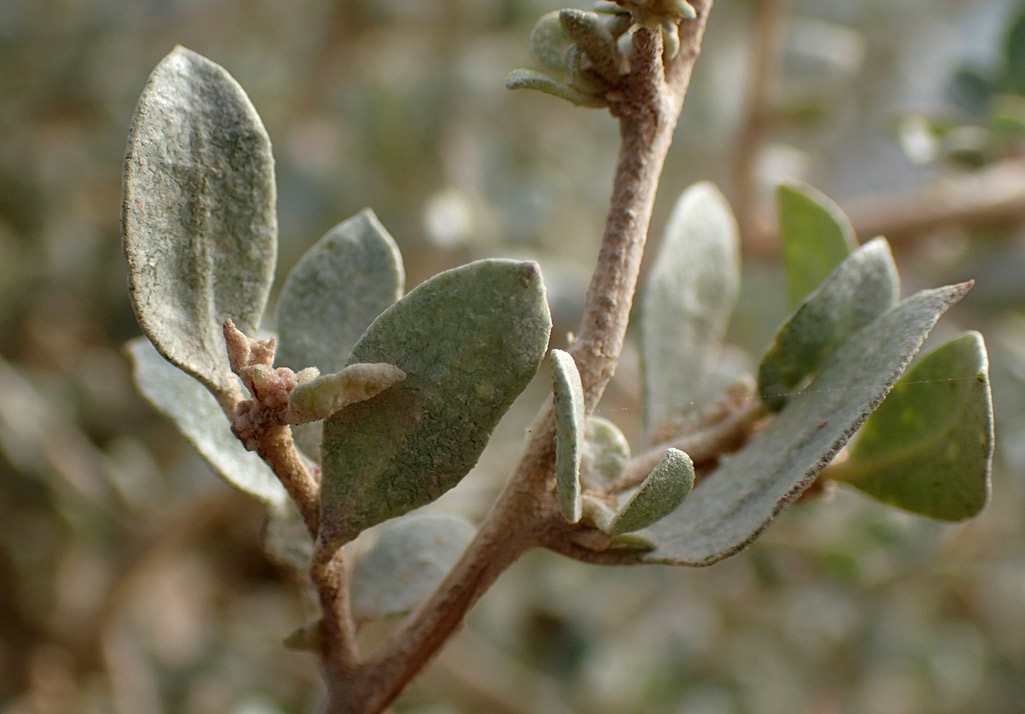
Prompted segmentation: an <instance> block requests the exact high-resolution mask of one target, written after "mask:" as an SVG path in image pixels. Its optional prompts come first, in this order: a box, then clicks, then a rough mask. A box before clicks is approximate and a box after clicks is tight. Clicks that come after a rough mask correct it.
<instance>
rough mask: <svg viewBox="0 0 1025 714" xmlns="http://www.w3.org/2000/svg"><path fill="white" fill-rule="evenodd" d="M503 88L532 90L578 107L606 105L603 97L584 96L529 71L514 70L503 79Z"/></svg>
mask: <svg viewBox="0 0 1025 714" xmlns="http://www.w3.org/2000/svg"><path fill="white" fill-rule="evenodd" d="M505 86H506V88H507V89H534V90H536V91H538V92H544V93H545V94H550V95H552V96H553V97H558V98H559V99H565V100H566V101H567V102H572V103H573V104H576V105H577V106H580V107H604V106H607V104H608V103H607V102H606V101H605V99H604V98H603V97H600V96H596V95H592V94H585V93H584V92H581V91H580V90H579V89H576V88H574V87H571V86H569V85H568V84H565V83H564V82H560V81H558V80H557V79H553V78H552V77H549V76H548V75H547V74H542V73H541V72H535V71H534V70H531V69H514V70H513V71H512V72H510V73H509V76H508V77H506V78H505Z"/></svg>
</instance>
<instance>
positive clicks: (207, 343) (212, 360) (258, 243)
mask: <svg viewBox="0 0 1025 714" xmlns="http://www.w3.org/2000/svg"><path fill="white" fill-rule="evenodd" d="M274 203H275V189H274V159H273V157H272V156H271V147H270V139H268V137H267V132H266V131H265V130H264V128H263V124H262V123H261V122H260V117H259V116H258V115H257V113H256V110H255V109H254V108H253V105H252V104H251V103H250V102H249V98H248V97H247V96H246V95H245V92H243V91H242V88H241V87H240V86H239V85H238V83H237V82H235V80H234V79H232V78H231V76H230V75H229V74H228V73H227V72H226V71H225V70H224V68H222V67H220V66H219V65H216V64H214V63H213V62H211V61H210V60H208V59H206V58H204V57H202V56H200V55H198V54H196V53H195V52H192V51H190V50H187V49H185V48H184V47H177V48H175V49H174V51H173V52H171V54H169V55H167V57H165V58H164V59H163V60H162V61H161V62H160V64H159V65H157V68H156V69H155V70H153V73H152V74H151V75H150V77H149V81H148V82H147V84H146V88H145V89H144V90H143V92H142V96H141V97H140V98H139V104H138V106H137V107H136V110H135V116H134V117H133V119H132V127H131V131H130V133H129V136H128V153H127V156H126V157H125V165H124V202H123V204H122V217H121V227H122V235H123V238H124V251H125V257H126V258H127V259H128V280H129V288H130V291H131V296H132V304H133V305H134V307H135V314H136V316H137V317H138V319H139V325H140V326H141V327H142V330H143V332H145V333H146V335H147V336H148V337H149V338H150V340H152V342H153V344H154V345H156V348H157V350H159V351H160V353H161V354H162V355H164V356H165V357H166V358H167V359H168V360H170V361H171V362H172V363H173V364H175V365H177V366H178V367H180V368H181V369H183V370H185V371H186V372H188V373H189V374H191V375H193V376H194V377H196V378H197V379H199V380H200V381H201V382H203V383H204V384H206V385H207V386H208V387H209V388H210V389H211V390H213V391H214V392H215V393H216V394H219V395H225V394H232V393H234V392H235V391H236V390H237V389H238V387H237V382H236V381H235V377H234V375H233V374H232V373H231V370H230V368H229V366H228V358H227V354H226V352H225V346H224V338H223V336H222V332H221V326H222V325H223V323H224V320H225V318H228V317H230V318H231V319H232V320H234V322H235V324H236V326H238V328H239V329H240V330H242V331H243V332H246V333H249V334H252V333H253V332H255V330H256V327H257V326H258V324H259V321H260V316H261V315H262V314H263V308H264V305H265V304H266V302H267V294H268V292H269V290H270V285H271V281H272V279H273V275H274V261H275V257H276V252H277V218H276V216H275V211H274Z"/></svg>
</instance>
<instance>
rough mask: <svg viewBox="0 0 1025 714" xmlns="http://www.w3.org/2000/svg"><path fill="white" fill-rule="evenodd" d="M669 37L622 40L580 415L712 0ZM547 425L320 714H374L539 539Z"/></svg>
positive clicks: (634, 270) (634, 264) (547, 494)
mask: <svg viewBox="0 0 1025 714" xmlns="http://www.w3.org/2000/svg"><path fill="white" fill-rule="evenodd" d="M691 4H692V5H693V6H694V7H695V9H696V10H697V12H698V16H699V17H698V19H697V20H693V21H687V22H684V23H683V25H682V26H681V29H680V40H681V43H680V50H679V53H678V54H677V56H676V57H675V58H673V59H670V60H665V61H664V60H663V52H662V39H661V34H660V32H658V31H653V30H649V29H644V28H641V29H638V30H637V31H636V32H635V33H634V35H633V50H632V55H631V58H630V67H631V69H630V72H629V74H627V75H625V76H624V77H623V81H622V82H621V84H620V86H619V87H617V89H616V90H615V91H614V92H613V93H610V96H609V97H608V99H609V101H610V105H611V111H612V114H613V115H614V116H615V117H616V118H617V119H619V122H620V138H621V141H622V145H621V148H620V152H619V158H618V163H617V166H616V175H615V180H614V184H613V191H612V199H611V205H610V208H609V213H608V216H607V221H606V226H605V232H604V235H603V237H602V243H601V249H600V252H599V254H598V261H597V267H596V269H595V273H594V277H593V278H592V282H591V285H590V288H589V290H588V295H587V304H586V308H585V313H584V317H583V321H582V323H581V326H580V329H579V331H578V332H577V336H576V340H575V342H574V344H573V346H572V347H571V348H570V353H571V354H572V355H573V358H574V359H575V360H576V363H577V367H578V368H579V370H580V376H581V381H582V383H583V388H584V394H585V400H586V404H587V408H588V411H591V410H593V409H594V407H595V405H597V403H598V401H599V399H600V398H601V395H602V393H603V392H604V390H605V387H606V386H607V385H608V383H609V380H610V379H611V378H612V375H613V374H614V372H615V369H616V364H617V362H618V360H619V355H620V352H621V351H622V348H623V340H624V338H625V336H626V328H627V323H628V320H629V315H630V306H631V305H632V303H633V295H634V289H635V287H636V285H637V274H638V271H639V269H640V264H641V257H642V255H643V253H644V244H645V239H646V237H647V232H648V224H649V222H650V220H651V211H652V206H653V205H654V202H655V192H656V190H657V188H658V182H659V177H660V175H661V173H662V167H663V165H664V163H665V158H666V154H667V153H668V151H669V146H670V144H671V143H672V137H673V131H674V129H675V127H676V121H677V118H678V117H679V113H680V109H681V108H682V106H683V97H684V94H685V93H686V90H687V85H688V83H689V80H690V74H691V69H692V67H693V64H694V61H695V60H696V59H697V56H698V52H699V49H700V45H701V37H702V35H703V33H704V28H705V19H706V18H707V16H708V12H709V10H710V9H711V6H712V0H694V1H693V2H692V3H691ZM554 442H555V419H554V416H553V411H552V404H551V401H550V400H549V401H548V402H547V403H546V404H545V406H543V407H542V409H541V411H540V413H539V414H538V416H537V417H536V419H535V420H534V424H533V425H532V427H531V429H530V436H529V438H528V440H527V443H526V445H525V448H524V452H523V456H522V457H521V459H520V462H519V464H518V465H517V468H516V471H515V472H514V474H513V476H512V477H511V478H510V480H509V482H508V485H507V486H506V489H505V491H503V493H502V495H501V496H500V497H499V499H498V501H497V502H496V503H495V505H494V507H493V508H492V510H491V512H490V513H489V514H488V516H487V517H486V518H485V520H484V522H483V523H482V524H481V527H480V529H479V530H478V532H477V535H476V537H475V538H474V540H473V542H472V543H471V544H470V546H469V547H468V548H467V550H466V552H465V553H464V554H463V557H462V558H461V560H460V561H459V563H457V564H456V566H455V567H454V568H453V569H452V571H451V572H450V573H449V574H448V575H447V576H446V577H445V579H444V580H443V581H442V582H441V583H440V584H439V586H438V587H437V589H436V590H435V592H434V593H433V594H432V595H431V596H430V597H429V598H428V599H427V600H426V601H425V602H424V603H423V604H422V605H421V606H420V608H419V609H417V610H415V611H414V612H413V613H411V614H410V615H409V616H408V617H407V618H406V620H405V621H404V622H403V624H402V625H400V626H399V627H398V628H397V629H396V631H395V632H394V633H393V634H392V636H391V637H390V638H389V639H388V641H387V642H386V643H385V644H384V645H382V646H381V647H380V648H379V649H378V651H377V652H376V653H374V655H373V656H372V657H371V658H370V659H369V660H368V661H366V662H365V663H363V664H362V665H357V666H356V668H355V669H354V670H353V669H351V668H345V667H343V668H340V669H337V670H335V671H333V672H332V671H326V672H325V678H326V681H327V685H328V700H327V702H326V703H325V706H324V708H323V709H322V712H324V714H377V713H378V712H381V711H383V710H384V709H385V708H386V707H387V706H388V705H389V704H390V703H391V702H392V701H394V700H395V698H396V697H397V696H398V695H399V694H400V693H401V692H402V690H403V689H404V688H405V687H406V686H407V685H408V684H409V682H410V681H411V680H412V679H413V677H415V676H416V675H417V674H418V673H419V672H420V671H421V670H422V669H423V668H424V667H425V666H426V665H427V663H428V662H429V661H430V660H431V659H432V658H433V657H434V656H435V654H436V653H437V652H438V650H439V649H440V648H441V646H442V645H443V644H444V643H445V642H446V641H447V640H448V638H449V637H450V636H451V635H452V634H453V633H454V632H455V630H456V629H457V628H458V627H459V626H460V625H461V624H462V622H463V619H464V617H465V615H466V613H467V611H469V609H470V608H471V607H472V606H473V604H474V603H476V602H477V600H478V599H479V598H480V597H481V595H483V594H484V592H485V591H486V590H487V589H488V587H489V586H490V585H491V584H492V583H494V581H495V580H496V579H497V578H498V576H499V575H500V574H501V573H502V572H503V571H505V570H506V569H507V568H508V567H509V566H510V565H511V564H512V563H513V562H515V561H516V560H517V559H518V558H519V557H520V556H521V555H522V554H523V553H524V552H526V551H527V550H529V549H530V548H533V547H536V546H538V545H540V544H542V543H545V542H546V541H548V540H550V534H548V533H547V532H546V531H547V529H549V528H550V526H549V524H550V523H552V516H553V514H556V513H557V506H556V504H555V498H554V486H553V477H552V470H553V463H554Z"/></svg>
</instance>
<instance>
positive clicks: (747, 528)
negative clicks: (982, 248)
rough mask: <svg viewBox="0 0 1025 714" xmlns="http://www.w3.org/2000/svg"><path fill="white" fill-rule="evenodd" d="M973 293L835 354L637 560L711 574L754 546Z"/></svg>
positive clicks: (658, 527)
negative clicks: (945, 317)
mask: <svg viewBox="0 0 1025 714" xmlns="http://www.w3.org/2000/svg"><path fill="white" fill-rule="evenodd" d="M970 287H971V284H970V283H964V284H961V285H951V286H947V287H944V288H938V289H936V290H925V291H922V292H920V293H917V294H915V295H913V296H911V297H909V298H907V299H906V300H904V301H903V302H901V303H900V304H899V305H898V306H897V307H895V308H894V309H893V310H891V311H890V312H888V313H886V314H885V315H883V316H882V317H880V318H879V319H877V320H875V321H874V322H872V323H871V324H870V325H868V326H867V327H865V328H864V329H863V330H861V331H860V332H858V333H857V334H856V335H855V336H854V337H853V338H852V339H850V340H848V341H847V342H846V343H845V344H844V345H843V346H842V347H840V348H839V349H838V350H837V351H836V352H834V353H833V354H832V355H831V356H830V357H829V358H828V359H826V361H825V362H824V363H823V365H822V369H821V371H820V372H819V374H818V376H817V377H816V378H815V381H814V382H812V384H811V385H810V386H809V387H808V388H807V389H805V390H804V391H803V392H801V393H800V394H799V395H797V396H796V397H794V399H793V400H791V402H790V403H789V404H788V405H787V407H786V409H784V410H783V411H782V412H781V413H780V414H779V415H778V416H777V417H776V418H775V419H774V420H773V421H772V422H771V423H770V424H769V425H768V426H767V427H765V428H764V429H763V430H762V431H760V432H759V433H758V435H757V436H756V437H755V438H754V440H752V441H751V442H750V443H749V444H748V445H747V446H746V447H745V448H744V449H743V450H741V451H740V452H739V453H738V454H736V455H735V456H733V457H731V458H730V459H729V460H728V461H725V462H724V463H723V465H722V466H721V467H720V468H719V469H718V470H717V471H716V472H715V473H713V474H712V475H710V476H709V477H708V478H706V479H704V480H703V481H702V482H701V483H700V484H699V485H698V486H697V488H695V489H694V492H693V493H692V494H691V495H690V497H688V498H687V500H686V501H685V502H684V503H683V505H682V506H681V507H680V508H678V509H677V510H676V511H675V512H673V514H672V515H670V516H668V517H667V518H664V519H662V520H661V521H659V522H658V523H656V524H655V525H654V526H652V527H651V528H648V529H645V530H644V531H641V532H640V533H639V535H640V536H642V537H644V538H647V539H648V540H651V541H652V542H654V543H656V544H657V548H656V549H655V550H653V551H651V552H650V553H645V554H643V555H642V556H640V557H639V558H638V559H637V560H640V561H641V562H651V563H671V564H676V565H710V564H712V563H715V562H717V561H719V560H722V559H723V558H726V557H728V556H730V555H733V554H734V553H737V552H739V551H740V550H743V549H744V548H745V547H747V546H748V545H750V544H751V543H752V542H753V541H754V540H755V539H756V538H757V537H758V536H759V535H760V534H761V533H762V532H763V531H764V530H765V529H766V528H767V527H768V525H769V524H770V523H771V522H772V520H773V519H774V518H775V517H776V515H777V514H779V513H780V512H781V511H782V510H783V509H784V508H786V507H787V506H788V505H789V504H790V503H792V502H793V501H794V500H795V499H796V498H797V497H798V496H799V495H800V494H801V493H802V492H803V491H804V490H805V489H806V488H807V487H808V486H809V485H811V483H812V481H814V480H815V477H816V476H817V475H818V473H819V472H820V471H822V469H824V468H825V467H826V465H827V464H828V463H829V462H830V461H832V459H833V457H834V456H835V455H836V453H837V452H838V451H839V450H840V448H841V447H843V445H844V444H845V443H846V442H847V439H848V438H849V437H850V435H851V434H853V433H854V432H855V431H856V430H857V429H858V427H860V426H861V425H862V424H863V423H864V421H865V419H866V418H867V417H868V415H869V414H871V413H872V411H873V410H875V408H876V407H877V406H878V405H879V404H880V402H882V400H883V398H884V397H885V396H886V393H887V392H888V391H889V390H890V388H891V387H892V386H893V384H894V383H895V382H896V381H897V379H898V378H899V377H900V375H901V373H903V371H904V370H905V368H906V367H907V365H908V363H909V362H910V361H911V359H912V357H914V355H915V353H916V352H917V351H918V349H919V348H920V347H921V345H922V341H923V340H924V339H925V337H926V335H927V334H928V333H929V331H930V330H931V329H932V326H933V325H934V324H935V323H936V320H938V319H939V317H940V315H942V314H943V313H944V312H945V311H946V310H947V309H948V308H949V307H950V306H951V305H952V304H953V303H955V302H957V301H958V300H960V299H961V298H962V297H963V296H964V295H965V293H966V292H967V291H968V290H969V289H970Z"/></svg>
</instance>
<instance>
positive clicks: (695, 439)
mask: <svg viewBox="0 0 1025 714" xmlns="http://www.w3.org/2000/svg"><path fill="white" fill-rule="evenodd" d="M766 413H767V412H766V409H765V406H764V405H763V404H762V402H761V400H759V399H752V400H751V401H749V402H748V403H747V405H746V406H745V407H744V408H743V409H740V410H738V411H736V412H734V413H732V414H730V415H729V416H727V417H726V418H725V419H723V420H722V421H719V422H716V423H715V424H711V425H709V426H707V427H704V428H703V429H699V430H698V431H693V432H690V433H688V434H683V435H682V436H679V437H677V438H675V439H672V440H670V441H666V442H663V443H661V444H658V445H656V446H654V447H652V448H651V449H649V450H648V451H646V452H644V453H643V454H641V455H640V456H635V457H634V458H633V459H631V460H630V463H629V464H628V465H627V467H626V471H625V472H624V473H623V475H622V476H620V478H619V480H618V481H616V483H615V485H614V486H613V487H612V489H611V491H613V492H619V491H624V490H626V489H628V488H633V487H634V486H637V485H638V484H640V483H641V481H643V480H644V479H645V477H647V475H648V474H649V473H651V470H652V469H653V468H655V467H656V466H658V464H659V462H660V461H661V460H662V458H663V457H664V456H665V453H666V449H668V448H674V449H679V450H680V451H683V452H685V453H686V454H687V455H688V456H690V458H691V460H692V461H693V462H694V465H695V467H699V466H701V465H702V464H705V463H707V462H709V461H711V460H712V459H715V458H717V457H718V456H720V455H721V454H728V453H731V452H733V451H736V450H737V449H739V448H740V447H742V446H743V445H744V444H745V443H747V441H748V439H749V438H750V437H751V434H752V433H753V429H754V427H755V425H756V424H757V423H758V422H759V421H760V420H761V419H762V418H763V417H764V416H765V415H766Z"/></svg>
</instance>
